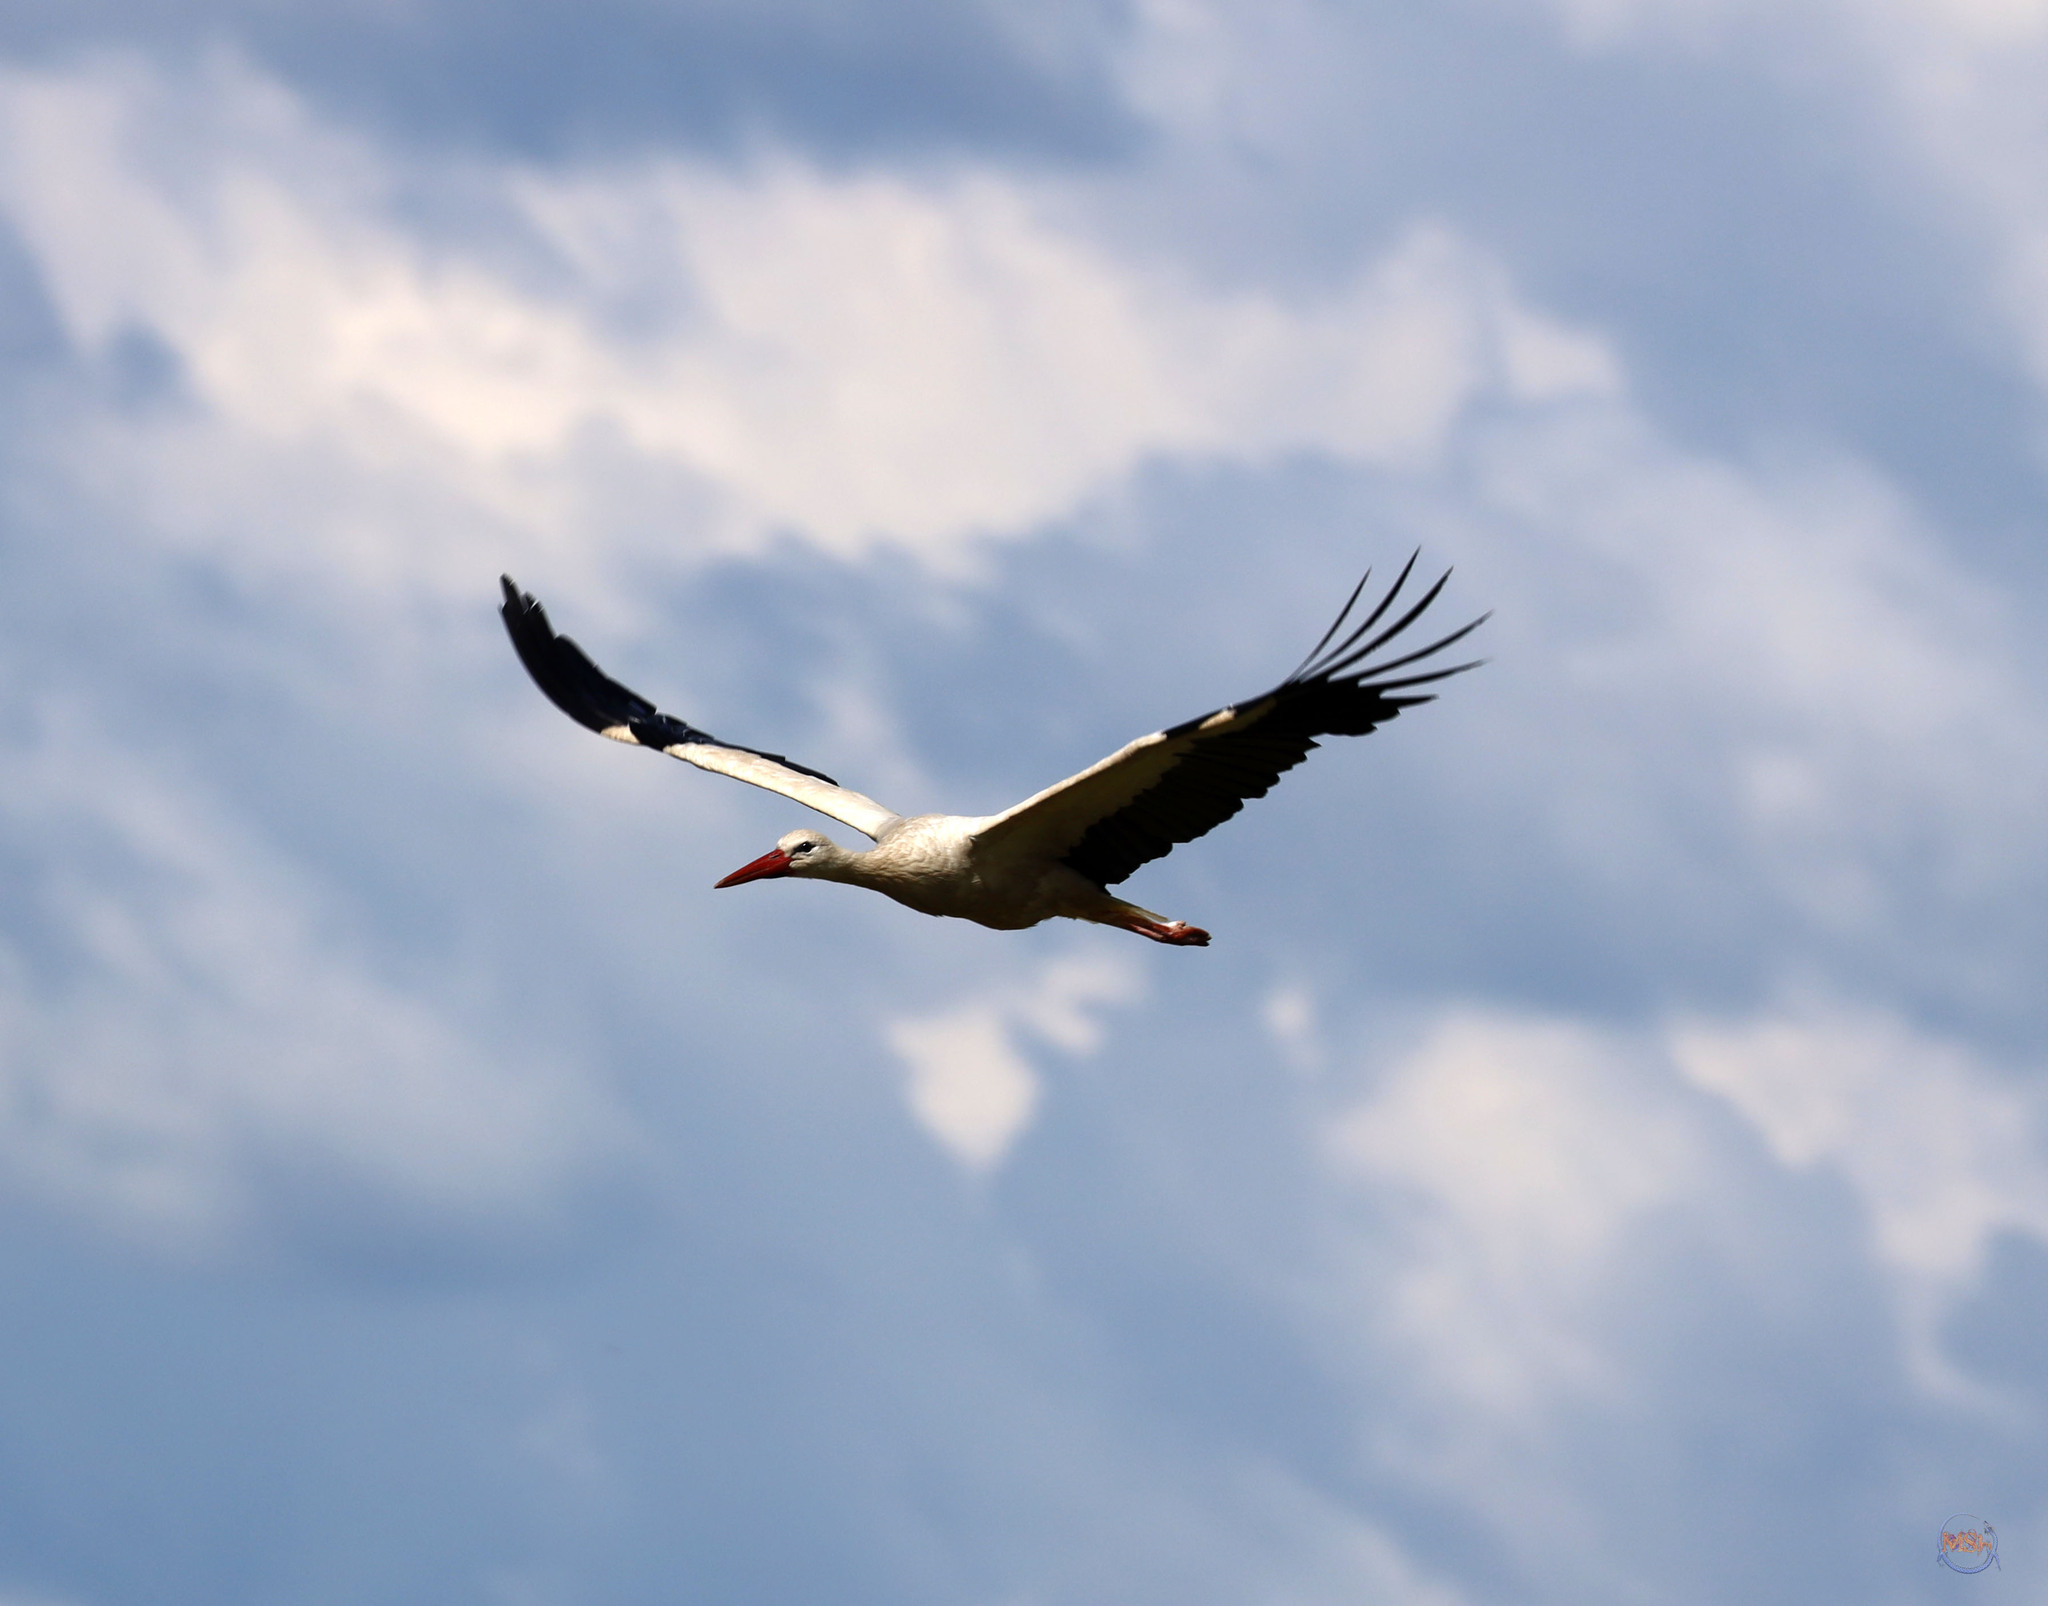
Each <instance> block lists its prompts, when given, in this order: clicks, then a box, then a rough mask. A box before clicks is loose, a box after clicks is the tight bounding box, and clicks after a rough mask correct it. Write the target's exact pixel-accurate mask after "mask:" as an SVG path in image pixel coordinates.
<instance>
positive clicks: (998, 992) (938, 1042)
mask: <svg viewBox="0 0 2048 1606" xmlns="http://www.w3.org/2000/svg"><path fill="white" fill-rule="evenodd" d="M1143 985H1144V981H1143V975H1142V973H1141V972H1140V971H1139V970H1138V968H1137V966H1136V964H1135V963H1134V962H1132V961H1129V960H1125V959H1122V958H1119V957H1117V956H1115V955H1112V954H1104V953H1099V952H1090V953H1086V954H1082V955H1077V956H1074V957H1071V958H1067V959H1058V960H1054V961H1052V962H1051V963H1050V964H1047V965H1045V966H1044V967H1042V968H1041V969H1040V971H1039V973H1038V976H1037V978H1036V980H1035V981H1034V982H1031V983H1029V984H1025V985H1021V986H1010V987H998V988H995V989H992V990H990V991H988V992H985V993H982V994H980V995H978V996H977V997H975V998H974V999H973V1000H971V1001H970V1002H968V1003H966V1004H963V1005H961V1006H960V1007H958V1008H956V1009H950V1010H946V1011H944V1012H943V1013H940V1014H935V1015H924V1016H909V1017H905V1018H903V1019H899V1020H895V1021H891V1022H890V1023H889V1025H888V1028H887V1031H886V1036H887V1038H888V1042H889V1046H890V1048H892V1049H893V1050H895V1052H896V1054H897V1055H898V1056H899V1057H900V1058H901V1059H902V1061H903V1063H904V1065H905V1067H906V1068H907V1069H908V1070H909V1073H910V1081H909V1086H908V1090H907V1095H908V1098H909V1102H910V1112H911V1114H912V1115H913V1116H914V1117H915V1118H916V1120H917V1123H918V1124H919V1125H920V1126H922V1127H923V1128H924V1129H925V1131H926V1132H928V1133H929V1134H930V1135H931V1136H932V1137H933V1138H934V1139H935V1140H936V1141H937V1142H938V1143H939V1144H940V1146H941V1147H943V1148H944V1149H946V1150H947V1151H948V1152H949V1153H950V1154H952V1155H953V1157H954V1158H955V1159H957V1160H959V1161H960V1162H961V1164H963V1165H965V1166H967V1167H968V1168H969V1169H970V1170H976V1171H985V1170H989V1169H991V1168H993V1167H994V1166H996V1165H998V1164H999V1163H1001V1161H1002V1158H1003V1156H1004V1155H1006V1154H1007V1153H1009V1151H1010V1148H1011V1146H1012V1145H1013V1144H1014V1143H1015V1142H1016V1141H1017V1139H1018V1138H1020V1137H1022V1136H1023V1135H1024V1133H1025V1131H1026V1130H1027V1129H1028V1128H1029V1127H1030V1124H1031V1118H1032V1116H1033V1114H1034V1113H1035V1112H1036V1111H1037V1108H1038V1099H1039V1092H1040V1089H1039V1082H1038V1075H1037V1073H1036V1072H1035V1071H1034V1070H1033V1069H1032V1068H1031V1062H1030V1061H1029V1060H1028V1059H1027V1058H1026V1057H1025V1055H1024V1052H1023V1049H1022V1047H1021V1046H1020V1044H1021V1042H1022V1040H1024V1039H1027V1038H1034V1037H1035V1038H1037V1039H1038V1040H1040V1041H1042V1042H1045V1043H1048V1044H1050V1045H1051V1046H1052V1047H1054V1048H1057V1049H1059V1050H1060V1051H1061V1052H1063V1053H1066V1054H1069V1055H1077V1056H1079V1055H1087V1054H1093V1053H1094V1052H1095V1051H1096V1049H1097V1048H1098V1047H1099V1046H1100V1044H1101V1041H1102V1025H1101V1022H1100V1020H1099V1019H1098V1017H1097V1013H1096V1012H1097V1011H1099V1010H1100V1009H1101V1008H1103V1007H1105V1006H1108V1005H1114V1004H1127V1003H1130V1002H1132V1001H1133V1000H1134V999H1136V998H1137V997H1138V996H1139V995H1140V994H1141V992H1142V991H1143Z"/></svg>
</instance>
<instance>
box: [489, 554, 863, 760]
mask: <svg viewBox="0 0 2048 1606" xmlns="http://www.w3.org/2000/svg"><path fill="white" fill-rule="evenodd" d="M498 583H499V584H500V585H502V586H503V587H504V588H505V605H504V607H503V608H501V609H499V610H498V611H499V612H500V613H501V614H502V615H503V616H504V619H505V630H506V633H507V634H508V635H510V636H511V638H512V648H513V650H514V651H515V652H517V653H518V654H519V661H520V662H521V663H522V664H524V665H526V672H527V673H528V674H529V675H531V676H533V683H534V684H535V685H536V686H538V687H540V689H541V690H542V691H543V692H545V693H547V698H548V701H549V702H551V703H553V704H554V705H555V706H556V707H557V708H559V709H560V710H561V711H562V712H563V713H565V714H567V715H568V716H569V717H570V718H571V719H573V720H575V721H576V723H577V724H579V725H585V726H588V727H589V728H590V729H591V730H594V731H598V732H604V731H608V730H617V729H619V728H620V727H622V726H623V727H624V728H625V729H626V730H629V731H631V732H632V733H633V740H634V741H636V742H638V743H639V744H640V745H641V746H642V747H651V748H654V749H655V750H656V751H657V752H659V751H662V750H664V749H666V748H670V747H688V746H692V745H695V744H700V743H701V744H702V745H704V746H707V747H727V748H731V749H733V750H734V751H735V752H740V753H752V754H753V755H754V756H755V757H756V758H765V759H769V760H771V761H772V762H774V763H777V764H780V765H782V766H783V767H784V768H786V769H792V770H795V771H796V772H797V773H798V774H799V775H808V776H811V777H812V778H814V779H816V780H820V781H823V782H825V784H826V785H828V786H837V785H838V784H839V783H838V782H837V781H835V780H833V779H832V777H831V776H829V775H826V774H824V773H822V772H821V771H818V770H814V769H810V768H808V767H806V766H805V765H802V764H799V763H797V762H796V760H794V759H790V758H784V757H783V756H782V755H781V754H780V753H764V752H762V751H761V750H760V749H759V748H758V747H741V746H740V745H739V744H738V743H736V742H724V741H720V740H719V739H718V738H717V737H716V736H713V735H712V734H711V733H710V732H709V731H700V730H698V729H697V727H696V726H694V725H692V724H690V723H689V721H687V720H682V719H677V718H676V717H675V716H674V715H673V714H664V713H663V712H662V711H661V710H660V709H658V708H656V707H655V706H654V704H652V703H650V702H649V701H648V700H647V699H646V698H645V697H642V696H641V695H640V694H639V693H638V692H636V691H634V690H632V689H631V688H630V687H627V686H621V685H620V684H619V683H618V682H617V681H616V680H613V679H612V678H611V676H609V675H607V674H606V673H605V672H604V671H603V670H602V669H600V668H598V667H597V665H596V664H594V663H592V662H591V660H590V655H589V654H588V653H586V652H585V651H584V650H583V649H582V648H581V647H579V646H577V645H576V643H575V642H574V641H572V640H570V638H569V637H567V636H558V635H556V634H555V631H554V627H553V626H552V625H550V624H549V623H548V613H547V609H545V608H543V607H542V606H541V605H540V602H539V600H538V599H537V598H535V597H534V596H533V594H532V593H531V592H525V591H521V590H520V589H519V587H518V586H516V585H514V584H513V582H512V577H511V576H510V575H509V574H508V575H501V576H500V577H499V581H498Z"/></svg>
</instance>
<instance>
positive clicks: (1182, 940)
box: [1130, 920, 1209, 948]
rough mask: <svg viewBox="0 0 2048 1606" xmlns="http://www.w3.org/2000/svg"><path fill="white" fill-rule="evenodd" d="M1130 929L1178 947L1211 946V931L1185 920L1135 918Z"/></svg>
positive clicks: (1142, 935) (1140, 934) (1155, 940)
mask: <svg viewBox="0 0 2048 1606" xmlns="http://www.w3.org/2000/svg"><path fill="white" fill-rule="evenodd" d="M1130 929H1131V930H1132V931H1135V932H1136V933H1137V934H1138V935H1139V936H1141V937H1150V938H1151V939H1152V940H1153V941H1154V942H1165V943H1171V944H1173V946H1174V947H1176V948H1206V947H1208V946H1209V933H1208V932H1206V931H1204V930H1203V929H1202V928H1201V927H1200V926H1191V925H1189V924H1188V923H1187V922H1186V921H1185V920H1168V921H1163V922H1155V921H1151V920H1133V921H1132V922H1131V925H1130Z"/></svg>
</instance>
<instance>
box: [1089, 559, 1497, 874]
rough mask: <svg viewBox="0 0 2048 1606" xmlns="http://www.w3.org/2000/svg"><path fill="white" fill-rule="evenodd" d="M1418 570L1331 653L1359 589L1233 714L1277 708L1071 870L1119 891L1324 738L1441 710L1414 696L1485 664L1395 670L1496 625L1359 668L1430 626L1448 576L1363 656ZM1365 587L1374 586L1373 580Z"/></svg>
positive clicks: (1157, 794)
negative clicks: (1285, 669)
mask: <svg viewBox="0 0 2048 1606" xmlns="http://www.w3.org/2000/svg"><path fill="white" fill-rule="evenodd" d="M1414 567H1415V558H1414V557H1410V558H1409V560H1408V563H1407V565H1406V567H1404V568H1403V569H1402V570H1401V572H1400V574H1399V575H1398V576H1396V577H1395V580H1394V583H1393V585H1391V586H1390V587H1388V589H1387V593H1386V595H1385V596H1383V597H1382V598H1380V600H1379V602H1378V604H1377V605H1376V606H1375V607H1374V608H1373V609H1372V611H1371V613H1369V614H1368V615H1367V616H1366V618H1365V619H1364V621H1363V622H1362V623H1360V624H1359V625H1357V626H1356V627H1355V628H1354V629H1353V630H1352V631H1351V633H1350V634H1349V635H1348V636H1346V637H1345V638H1344V639H1343V640H1342V641H1341V642H1339V643H1338V645H1337V646H1335V647H1334V648H1330V650H1329V651H1327V652H1325V651H1324V649H1325V648H1326V647H1329V644H1330V642H1331V641H1332V640H1334V639H1336V637H1337V634H1338V632H1339V631H1341V630H1342V629H1343V628H1344V622H1345V620H1346V619H1347V618H1349V617H1350V614H1351V610H1352V609H1353V608H1354V607H1356V606H1357V603H1358V599H1359V598H1360V597H1361V596H1362V595H1363V594H1364V592H1365V581H1364V580H1361V581H1359V583H1358V588H1357V589H1356V590H1354V591H1353V592H1352V593H1351V598H1350V600H1349V601H1348V602H1346V603H1345V604H1344V607H1343V610H1342V611H1341V612H1340V613H1339V614H1338V615H1337V620H1336V623H1334V624H1332V625H1331V626H1330V628H1329V629H1328V630H1327V631H1325V632H1324V633H1323V639H1322V640H1321V641H1319V642H1317V643H1316V647H1315V651H1313V652H1311V653H1310V654H1309V655H1308V657H1307V658H1306V659H1304V660H1303V661H1302V665H1301V667H1300V668H1299V669H1297V670H1296V671H1295V672H1294V673H1293V674H1292V675H1289V676H1288V677H1287V679H1285V680H1283V681H1282V682H1281V683H1280V684H1279V685H1277V686H1275V687H1274V688H1273V689H1272V690H1271V691H1269V692H1267V693H1265V694H1264V695H1263V696H1261V697H1255V698H1251V699H1248V700H1247V701H1246V702H1245V703H1242V704H1235V705H1233V707H1246V708H1250V707H1256V706H1257V705H1258V704H1260V703H1263V702H1267V701H1269V700H1270V701H1271V703H1272V707H1271V708H1269V709H1268V710H1267V711H1266V712H1265V713H1264V714H1263V715H1261V716H1260V717H1258V718H1257V719H1256V720H1254V721H1252V722H1251V723H1250V724H1247V725H1245V726H1244V727H1242V728H1240V729H1237V730H1228V731H1220V732H1218V733H1217V734H1216V735H1214V736H1213V737H1210V738H1209V739H1207V740H1203V741H1198V742H1196V743H1195V744H1194V745H1193V746H1192V747H1190V748H1189V749H1188V751H1187V752H1186V753H1184V754H1182V755H1181V758H1180V760H1179V761H1178V762H1177V763H1176V764H1175V765H1174V767H1173V768H1172V769H1171V770H1170V771H1168V772H1167V774H1166V775H1165V776H1164V777H1163V778H1161V779H1160V780H1159V781H1157V782H1155V783H1154V784H1153V785H1152V786H1151V787H1149V788H1148V789H1147V790H1145V791H1143V792H1140V793H1139V794H1138V795H1137V796H1136V797H1135V798H1133V799H1132V800H1131V801H1130V802H1129V803H1127V804H1125V805H1124V806H1123V807H1122V808H1120V809H1118V810H1117V811H1116V812H1115V813H1114V814H1110V815H1106V816H1104V817H1103V818H1102V819H1100V820H1097V821H1096V822H1095V823H1094V824H1093V825H1091V826H1090V827H1089V828H1088V830H1087V832H1086V833H1085V834H1084V835H1083V836H1082V837H1081V839H1080V841H1078V842H1077V843H1075V844H1074V846H1073V848H1072V849H1070V850H1069V851H1068V853H1067V854H1066V857H1065V860H1064V862H1065V863H1066V864H1067V865H1068V866H1070V867H1071V868H1073V869H1075V870H1078V871H1079V872H1080V873H1081V874H1082V875H1084V876H1086V877H1088V879H1089V880H1091V881H1093V882H1094V883H1095V884H1096V885H1097V886H1102V887H1109V886H1114V885H1115V884H1116V883H1117V882H1119V881H1122V880H1124V879H1125V878H1126V877H1127V876H1129V875H1131V874H1132V872H1134V871H1135V870H1137V869H1138V867H1139V866H1140V865H1144V864H1149V863H1150V862H1151V861H1152V860H1154V859H1158V858H1163V857H1165V856H1166V855H1167V854H1168V853H1170V852H1172V851H1173V849H1174V848H1175V847H1176V846H1178V845H1179V844H1180V843H1182V842H1192V841H1194V839H1195V838H1196V837H1198V836H1201V835H1203V834H1204V833H1206V832H1209V831H1212V830H1214V829H1215V828H1216V827H1217V826H1219V825H1221V824H1222V823H1223V822H1224V821H1225V820H1227V819H1229V818H1230V817H1231V816H1232V815H1233V814H1235V813H1237V811H1238V810H1239V809H1241V808H1243V807H1244V806H1245V803H1246V802H1247V801H1248V800H1250V799H1252V798H1255V797H1264V796H1265V795H1266V794H1267V793H1268V792H1269V791H1271V790H1272V789H1273V787H1274V786H1275V785H1276V784H1277V783H1278V782H1279V779H1280V777H1281V776H1282V775H1284V774H1286V773H1287V771H1289V770H1291V769H1293V768H1294V766H1295V765H1297V764H1299V763H1300V762H1301V761H1302V760H1303V759H1305V758H1307V757H1308V755H1309V754H1310V753H1312V752H1314V751H1315V749H1316V748H1317V747H1318V746H1320V745H1321V744H1320V743H1319V742H1318V741H1317V740H1316V738H1317V737H1319V736H1364V735H1366V734H1368V733H1369V732H1371V731H1374V730H1377V729H1378V728H1379V727H1380V726H1381V725H1384V724H1385V723H1386V722H1387V721H1388V720H1390V719H1393V718H1395V717H1396V716H1398V715H1399V714H1400V712H1401V710H1402V709H1404V708H1413V707H1415V706H1416V705H1417V704H1420V703H1426V702H1431V701H1433V700H1434V694H1433V693H1422V694H1416V693H1415V692H1414V688H1416V687H1418V686H1424V685H1428V684H1430V683H1432V682H1434V681H1439V680H1444V679H1447V678H1448V677H1449V676H1452V675H1459V674H1463V673H1464V672H1465V671H1466V670H1468V669H1474V668H1477V667H1478V664H1479V662H1480V660H1476V659H1475V660H1474V661H1473V662H1471V663H1464V664H1453V665H1451V666H1450V667H1449V668H1446V669H1435V670H1431V671H1429V672H1427V673H1425V674H1420V675H1408V676H1404V677H1402V678H1400V679H1397V680H1389V679H1387V678H1385V677H1386V676H1387V674H1388V672H1389V671H1391V670H1395V669H1402V668H1406V667H1407V666H1408V665H1410V664H1414V663H1419V662H1421V661H1422V660H1424V659H1426V658H1429V657H1431V656H1433V655H1434V654H1436V653H1439V652H1442V651H1443V650H1444V649H1445V648H1446V647H1448V646H1450V645H1451V644H1452V643H1454V642H1456V641H1460V640H1462V639H1463V638H1464V637H1465V636H1468V635H1470V634H1471V633H1472V632H1473V631H1474V630H1477V629H1478V628H1479V627H1480V626H1481V625H1482V624H1484V623H1485V622H1486V620H1487V619H1488V618H1489V617H1491V615H1485V614H1482V615H1481V616H1480V617H1479V618H1477V619H1474V620H1473V621H1472V622H1471V623H1470V624H1468V625H1466V626H1464V627H1463V628H1461V629H1458V630H1454V631H1452V632H1451V633H1450V634H1449V635H1447V636H1443V637H1441V638H1439V639H1438V640H1436V641H1433V642H1431V643H1430V644H1429V645H1428V646H1426V647H1420V648H1417V649H1416V650H1415V651H1413V652H1410V653H1407V654H1404V655H1403V656H1401V657H1399V658H1394V659H1390V660H1388V661H1386V662H1384V663H1379V664H1367V665H1366V666H1365V667H1364V668H1358V667H1357V666H1358V665H1359V664H1360V663H1361V662H1363V661H1364V660H1365V659H1367V658H1369V657H1370V656H1371V655H1372V654H1373V653H1374V652H1376V651H1378V650H1379V649H1380V648H1381V647H1384V646H1386V645H1387V644H1388V643H1389V642H1391V641H1394V640H1396V639H1398V638H1399V637H1400V635H1401V633H1402V632H1403V631H1405V630H1406V629H1408V627H1409V626H1410V625H1412V624H1414V623H1415V621H1416V620H1417V619H1419V618H1421V617H1422V615H1423V614H1424V613H1425V612H1427V611H1428V609H1429V606H1430V604H1431V603H1433V602H1434V601H1436V599H1437V596H1438V594H1439V593H1440V592H1441V591H1442V590H1443V588H1444V582H1445V581H1446V580H1448V579H1449V578H1450V572H1449V571H1448V570H1446V571H1445V572H1444V575H1443V577H1442V578H1441V579H1439V580H1438V581H1437V582H1436V584H1435V585H1433V586H1431V587H1430V588H1429V590H1428V591H1426V592H1425V593H1424V594H1423V596H1422V598H1421V600H1420V601H1418V602H1416V603H1414V604H1413V605H1412V606H1411V607H1409V609H1408V610H1407V611H1406V612H1405V613H1403V614H1402V615H1401V616H1400V617H1399V618H1398V619H1397V620H1396V621H1395V622H1394V623H1393V624H1391V625H1389V626H1388V627H1387V628H1386V629H1385V630H1383V631H1381V632H1380V633H1379V634H1378V635H1377V636H1374V637H1373V638H1372V639H1371V640H1370V641H1367V642H1366V643H1365V644H1364V645H1363V646H1359V645H1358V642H1359V639H1360V638H1361V637H1362V636H1365V635H1366V634H1367V632H1369V631H1370V630H1372V628H1373V627H1374V626H1375V625H1376V624H1378V623H1379V621H1380V620H1381V619H1382V618H1383V617H1385V615H1386V614H1387V612H1388V610H1389V609H1390V608H1391V607H1392V606H1393V603H1394V599H1395V598H1396V597H1397V596H1399V595H1400V593H1401V588H1402V587H1403V586H1404V585H1405V584H1406V583H1407V580H1408V577H1409V574H1410V573H1411V571H1413V569H1414ZM1366 578H1367V579H1370V578H1371V574H1370V571H1368V573H1367V577H1366ZM1227 712H1230V710H1228V709H1219V710H1216V711H1215V712H1212V713H1209V714H1204V715H1202V716H1201V717H1200V718H1198V719H1191V720H1187V721H1185V722H1184V723H1182V724H1179V725H1176V726H1174V727H1173V728H1172V729H1171V730H1168V731H1166V732H1165V733H1164V734H1165V736H1166V737H1167V738H1169V739H1173V738H1177V737H1183V736H1190V735H1193V734H1195V733H1196V732H1197V731H1199V730H1200V728H1201V727H1202V726H1203V725H1204V724H1205V723H1207V722H1208V721H1209V720H1210V719H1213V718H1214V717H1215V714H1216V713H1227Z"/></svg>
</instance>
